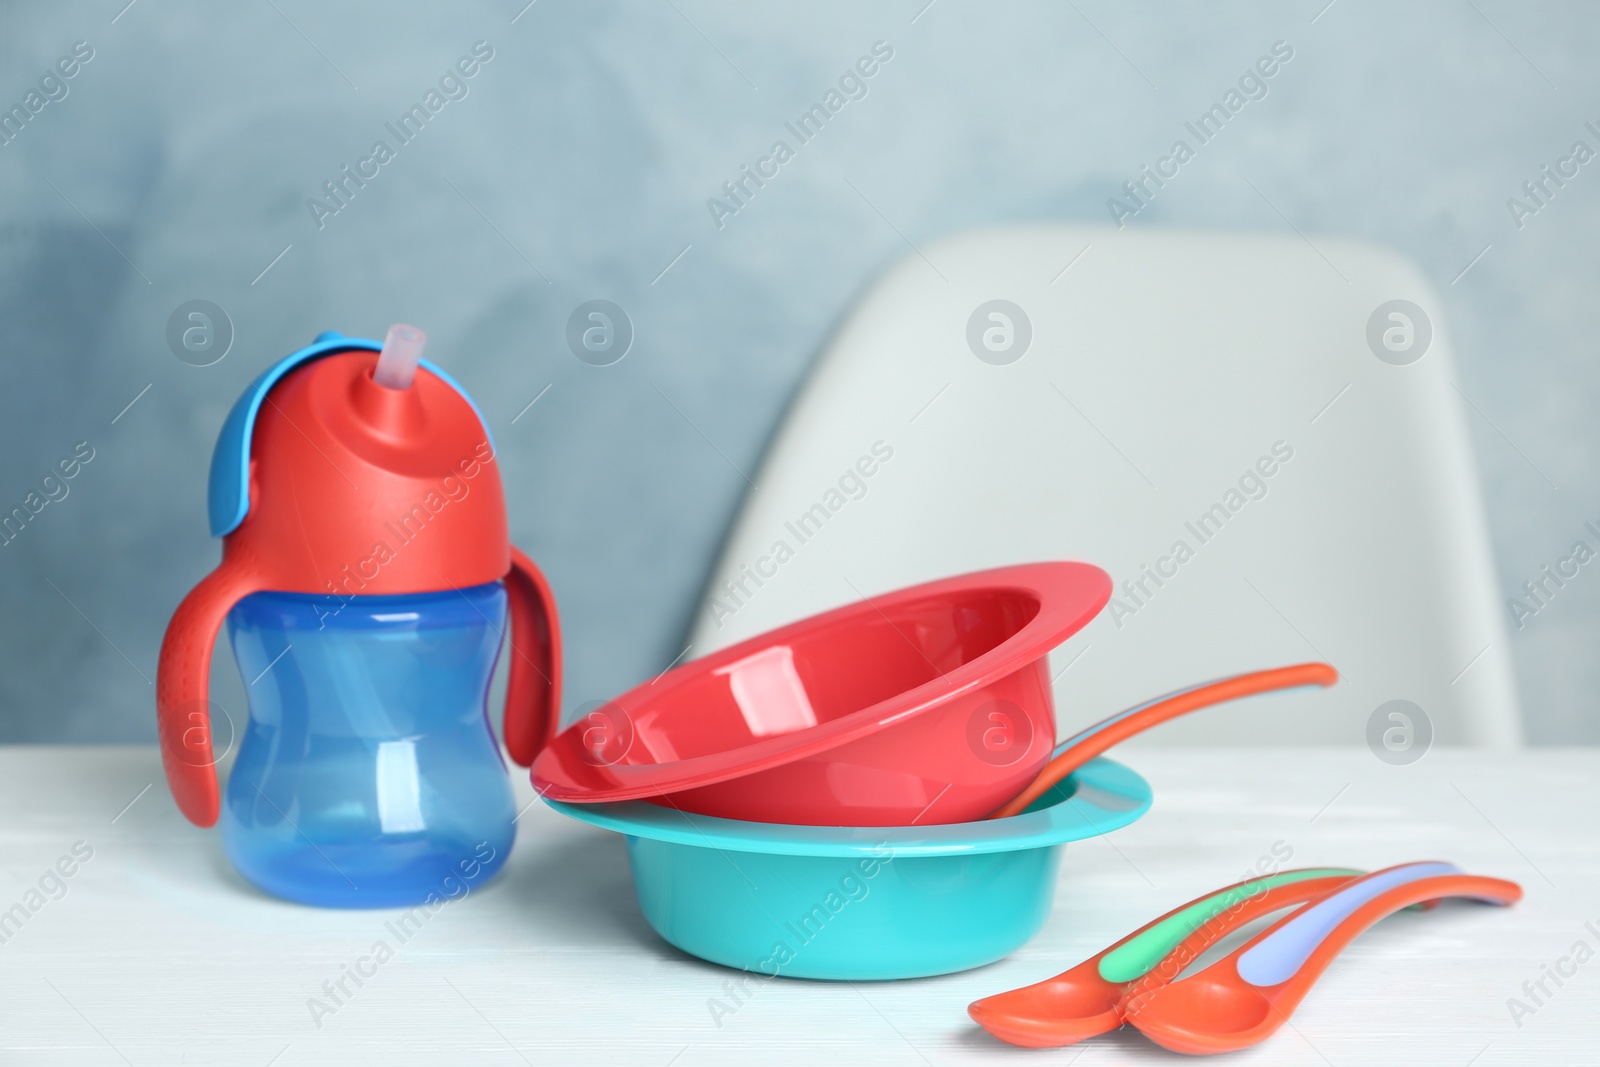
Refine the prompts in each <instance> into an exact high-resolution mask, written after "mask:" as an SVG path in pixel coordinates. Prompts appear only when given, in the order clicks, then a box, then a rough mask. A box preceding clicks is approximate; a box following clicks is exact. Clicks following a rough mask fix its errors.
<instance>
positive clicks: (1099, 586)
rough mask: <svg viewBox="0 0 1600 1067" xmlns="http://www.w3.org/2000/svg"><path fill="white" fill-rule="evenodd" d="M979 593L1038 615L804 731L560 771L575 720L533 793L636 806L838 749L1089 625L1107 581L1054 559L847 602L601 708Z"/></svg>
mask: <svg viewBox="0 0 1600 1067" xmlns="http://www.w3.org/2000/svg"><path fill="white" fill-rule="evenodd" d="M983 591H992V592H1003V591H1012V592H1020V593H1025V594H1031V595H1032V596H1033V597H1034V598H1035V599H1037V600H1038V602H1039V610H1038V611H1037V612H1036V613H1035V614H1034V616H1033V618H1032V619H1030V620H1029V621H1028V622H1027V623H1026V624H1024V625H1023V627H1022V629H1020V630H1018V631H1017V632H1016V633H1014V634H1012V635H1011V636H1010V637H1009V638H1007V639H1006V640H1004V641H1002V642H1000V643H999V644H998V645H996V646H995V647H994V648H991V649H990V650H989V651H987V652H985V653H983V654H982V655H980V656H977V657H975V658H973V659H971V660H969V661H967V662H966V663H963V664H962V665H961V666H959V667H957V668H955V669H954V670H952V671H949V672H947V673H945V674H942V675H940V676H939V677H937V678H934V679H931V680H929V681H927V682H924V683H922V684H921V685H918V686H914V687H913V688H911V689H907V690H904V691H902V692H900V693H898V694H896V695H894V696H892V697H889V698H887V699H885V700H881V701H879V702H878V703H876V704H871V705H868V706H867V707H865V708H861V709H859V710H857V711H853V712H851V713H849V714H848V715H841V716H839V717H838V718H836V719H830V720H828V721H827V722H823V723H818V724H817V725H816V726H811V727H807V728H805V729H803V730H794V731H791V732H789V733H784V734H775V735H773V736H772V737H765V738H762V739H760V740H758V741H754V742H752V743H750V744H748V745H740V746H737V747H735V748H730V749H726V750H724V751H722V752H713V753H709V754H707V755H704V756H693V757H690V758H689V759H683V760H673V761H670V762H667V763H645V764H632V765H624V764H598V763H593V762H590V761H588V760H586V759H584V758H583V757H582V756H581V755H580V754H578V753H576V752H570V755H571V758H570V759H568V760H566V761H565V766H560V765H558V764H557V753H558V750H562V751H565V750H571V749H573V748H574V747H575V746H576V744H577V740H576V739H577V738H578V737H579V736H580V735H581V729H580V727H581V726H582V723H581V722H578V723H573V724H572V725H571V726H568V727H567V729H565V730H563V731H562V732H561V734H559V735H558V736H557V737H556V738H555V739H554V740H552V741H551V742H550V744H549V746H548V747H547V748H546V749H545V751H544V752H543V753H541V754H540V756H539V758H538V759H537V760H536V761H534V764H533V770H532V778H533V784H534V787H535V788H536V789H537V790H538V791H539V794H540V795H541V796H544V797H547V798H549V799H551V800H560V801H565V802H566V803H569V804H597V803H604V802H612V801H621V800H639V799H642V798H645V797H655V796H660V795H662V794H665V793H676V792H680V791H682V790H686V789H696V788H699V787H700V786H707V785H716V784H717V783H720V782H726V781H731V780H733V779H735V778H742V777H744V776H745V775H749V774H756V773H759V772H761V771H766V770H771V769H772V768H773V767H778V766H781V765H783V764H785V763H792V762H794V761H796V760H800V759H804V758H806V757H808V756H813V755H816V754H817V753H819V752H824V751H826V750H828V749H830V748H836V747H838V746H840V745H844V744H847V743H849V742H851V741H855V740H857V739H859V738H862V737H865V736H867V735H868V734H871V733H873V732H875V731H877V730H881V729H883V728H884V727H886V726H889V725H891V724H893V723H897V722H901V721H903V720H905V719H909V718H912V717H914V716H917V715H920V714H922V713H924V712H927V711H931V710H933V709H935V708H937V707H940V706H941V705H943V704H946V703H948V702H949V701H951V700H953V699H955V698H957V697H959V696H961V695H962V694H964V693H967V692H970V691H971V690H973V689H977V688H980V687H982V686H985V685H988V684H989V683H991V682H993V681H996V680H997V679H1000V678H1004V677H1005V676H1006V675H1008V674H1011V673H1013V672H1015V671H1018V670H1021V669H1022V668H1023V667H1025V666H1027V665H1028V664H1030V663H1032V662H1033V661H1034V660H1036V659H1038V658H1040V657H1041V656H1044V655H1046V654H1048V653H1049V652H1050V650H1051V649H1053V648H1055V647H1056V646H1057V645H1059V644H1061V643H1062V642H1063V641H1065V640H1066V639H1067V638H1069V637H1071V636H1072V635H1073V634H1075V633H1077V632H1078V631H1079V630H1081V629H1083V627H1084V626H1086V625H1088V623H1089V622H1090V621H1091V620H1092V619H1093V618H1094V617H1095V616H1096V615H1098V614H1099V613H1100V611H1101V609H1102V608H1104V607H1105V605H1106V603H1107V601H1109V600H1110V599H1111V576H1110V575H1108V574H1107V573H1106V572H1105V571H1103V570H1101V569H1100V568H1099V567H1096V566H1094V565H1093V564H1090V563H1073V562H1062V561H1056V562H1046V563H1023V564H1015V565H1012V566H1009V567H996V568H993V569H990V570H984V571H975V572H972V573H970V574H962V575H958V576H956V577H952V578H941V579H939V580H937V581H933V582H925V583H923V584H921V585H914V586H909V587H907V588H905V589H899V590H895V591H894V592H891V593H885V594H882V595H880V596H872V597H866V598H865V599H863V600H857V601H852V602H850V603H848V604H844V605H841V606H840V607H837V608H832V609H830V610H828V611H825V612H822V613H820V614H817V615H811V616H808V617H807V618H804V619H800V620H798V621H796V622H792V623H788V624H786V625H784V626H780V627H778V628H777V629H775V630H768V631H766V632H765V633H761V634H757V635H756V636H754V637H750V638H746V639H745V640H743V641H740V642H738V643H737V644H734V645H729V646H728V647H727V648H723V649H719V650H718V651H716V652H713V653H711V654H710V655H707V656H704V657H702V658H700V659H696V660H691V661H690V662H688V663H685V664H684V665H683V666H681V667H677V668H674V669H673V670H671V671H668V672H667V673H666V674H664V675H662V676H661V677H659V678H657V679H655V680H654V681H653V682H647V683H645V684H643V685H640V686H636V687H635V688H633V689H631V690H629V691H628V692H626V693H624V694H622V695H621V696H619V697H617V698H615V699H614V700H612V701H609V703H611V704H614V705H616V706H618V707H620V708H621V709H622V710H623V711H624V712H625V713H628V714H633V713H635V712H636V711H637V710H638V709H641V708H643V707H645V706H647V705H648V704H650V703H653V702H655V701H658V700H661V699H663V698H664V697H665V696H666V695H667V694H669V693H671V692H672V691H673V690H675V689H677V688H679V687H681V686H683V685H686V684H689V683H690V682H693V681H697V680H698V679H700V678H702V677H703V676H704V675H706V674H707V673H709V672H711V671H713V670H715V669H716V668H718V667H720V666H723V665H725V664H727V663H731V662H734V661H737V660H740V659H743V658H745V657H746V656H749V655H752V654H753V653H755V652H758V651H760V650H761V649H763V648H766V647H769V646H772V645H778V644H782V643H784V642H785V641H787V640H789V639H791V638H793V637H794V636H796V635H798V634H802V633H805V632H807V631H809V630H812V629H816V628H818V627H823V626H830V625H832V624H834V623H835V622H837V621H839V620H840V619H842V618H847V617H850V616H854V615H862V614H867V613H870V612H873V611H877V612H880V613H887V609H888V608H892V607H899V606H901V605H903V604H907V603H914V602H916V601H921V600H928V599H937V598H939V597H941V596H944V597H954V596H956V595H961V594H967V593H974V592H983ZM573 769H577V770H578V775H577V776H574V775H572V774H570V773H568V772H569V771H571V770H573ZM552 772H553V773H556V774H559V775H560V779H559V780H556V779H553V778H551V777H549V775H550V774H551V773H552Z"/></svg>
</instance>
